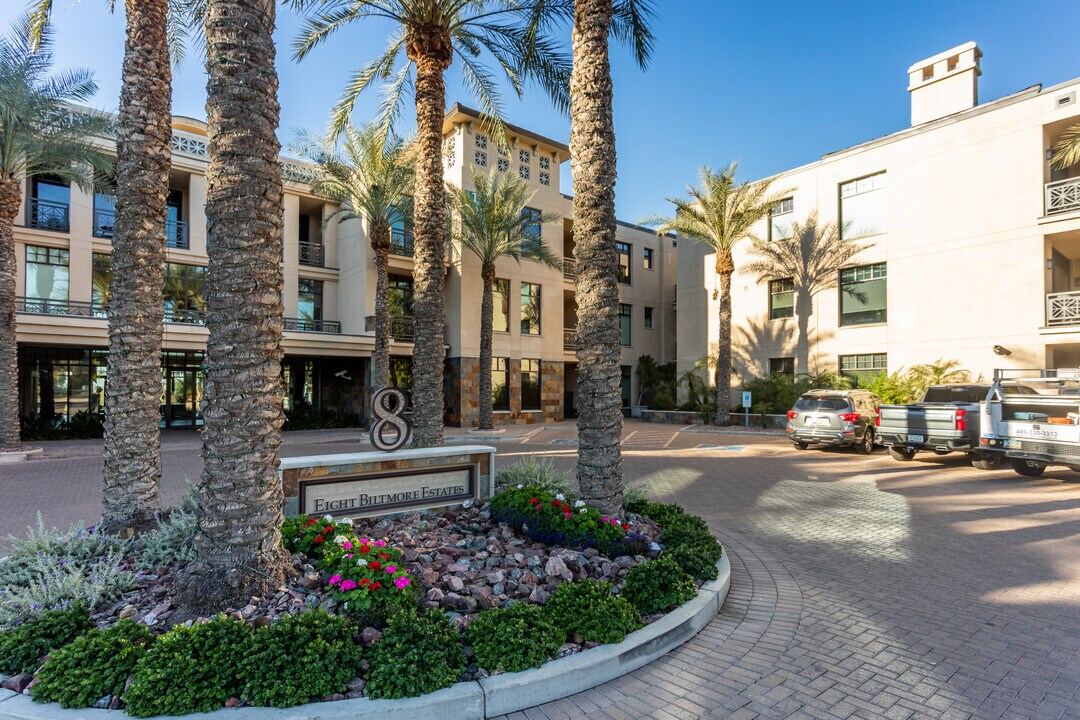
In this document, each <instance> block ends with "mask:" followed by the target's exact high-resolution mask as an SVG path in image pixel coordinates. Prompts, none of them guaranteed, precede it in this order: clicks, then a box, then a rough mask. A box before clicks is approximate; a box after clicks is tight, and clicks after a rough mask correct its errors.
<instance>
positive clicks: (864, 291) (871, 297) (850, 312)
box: [840, 263, 888, 326]
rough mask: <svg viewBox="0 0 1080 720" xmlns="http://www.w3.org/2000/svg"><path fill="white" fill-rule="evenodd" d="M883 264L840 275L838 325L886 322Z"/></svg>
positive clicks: (885, 291)
mask: <svg viewBox="0 0 1080 720" xmlns="http://www.w3.org/2000/svg"><path fill="white" fill-rule="evenodd" d="M886 283H887V280H886V273H885V263H878V264H876V265H863V266H862V267H853V268H845V269H844V270H841V271H840V325H842V326H843V325H871V324H874V323H883V322H886V321H887V320H888V313H887V303H886V300H887V294H888V293H887V287H886Z"/></svg>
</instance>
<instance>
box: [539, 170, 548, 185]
mask: <svg viewBox="0 0 1080 720" xmlns="http://www.w3.org/2000/svg"><path fill="white" fill-rule="evenodd" d="M540 184H541V185H551V173H547V172H544V171H543V170H541V171H540Z"/></svg>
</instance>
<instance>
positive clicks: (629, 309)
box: [619, 303, 634, 347]
mask: <svg viewBox="0 0 1080 720" xmlns="http://www.w3.org/2000/svg"><path fill="white" fill-rule="evenodd" d="M623 309H625V310H626V312H625V313H624V312H623ZM623 318H626V342H625V343H624V342H623V341H622V339H623V338H622V321H623ZM619 347H634V306H633V305H631V304H630V303H619Z"/></svg>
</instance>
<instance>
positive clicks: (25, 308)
mask: <svg viewBox="0 0 1080 720" xmlns="http://www.w3.org/2000/svg"><path fill="white" fill-rule="evenodd" d="M15 311H16V312H21V313H30V314H32V315H65V316H68V317H88V318H103V317H105V312H106V310H105V308H102V307H95V306H94V305H93V303H88V302H78V301H73V300H52V299H48V298H25V297H17V298H15Z"/></svg>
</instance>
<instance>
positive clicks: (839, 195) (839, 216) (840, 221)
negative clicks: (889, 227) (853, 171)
mask: <svg viewBox="0 0 1080 720" xmlns="http://www.w3.org/2000/svg"><path fill="white" fill-rule="evenodd" d="M887 174H888V170H878V171H877V172H872V173H867V174H865V175H860V176H858V177H854V178H851V179H849V180H844V181H841V182H838V183H836V227H837V228H838V229H839V233H840V239H841V240H861V239H862V238H868V237H876V236H877V235H884V234H885V232H886V230H885V229H884V228H872V230H873V232H870V233H868V234H866V235H861V234H856V235H845V233H844V222H845V221H844V199H845V197H857V196H859V195H866V194H868V193H872V192H877V191H878V190H887V189H888V188H889V183H888V180H886V181H885V184H884V185H882V186H881V187H876V188H873V189H871V190H864V191H863V192H855V193H852V194H851V195H847V196H845V195H844V186H846V185H851V184H853V183H857V182H859V181H860V180H866V179H867V178H872V177H877V176H879V175H881V176H883V177H884V176H887ZM852 232H854V233H859V232H861V230H860V229H858V228H853V229H852Z"/></svg>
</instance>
